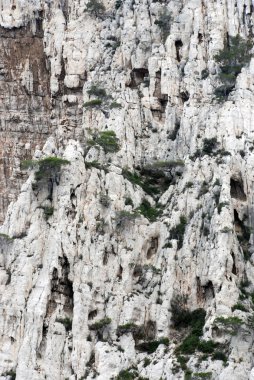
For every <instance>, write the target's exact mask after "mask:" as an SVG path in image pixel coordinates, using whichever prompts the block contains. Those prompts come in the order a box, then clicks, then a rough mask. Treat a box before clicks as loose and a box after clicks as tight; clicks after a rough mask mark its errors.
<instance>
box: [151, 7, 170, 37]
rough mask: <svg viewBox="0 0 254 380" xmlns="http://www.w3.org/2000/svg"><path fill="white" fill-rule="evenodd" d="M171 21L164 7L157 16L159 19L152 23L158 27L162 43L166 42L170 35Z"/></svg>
mask: <svg viewBox="0 0 254 380" xmlns="http://www.w3.org/2000/svg"><path fill="white" fill-rule="evenodd" d="M171 20H172V17H171V15H170V14H169V13H168V10H167V8H166V7H164V9H163V11H162V12H161V13H160V15H159V18H158V19H157V20H155V22H154V23H155V25H158V27H159V28H160V31H161V36H162V40H163V42H165V41H166V39H167V37H168V35H169V33H170V27H171Z"/></svg>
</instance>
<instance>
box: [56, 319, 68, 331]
mask: <svg viewBox="0 0 254 380" xmlns="http://www.w3.org/2000/svg"><path fill="white" fill-rule="evenodd" d="M56 322H58V323H61V324H62V325H64V327H65V329H66V331H70V330H71V329H72V320H71V319H70V318H68V317H65V318H56Z"/></svg>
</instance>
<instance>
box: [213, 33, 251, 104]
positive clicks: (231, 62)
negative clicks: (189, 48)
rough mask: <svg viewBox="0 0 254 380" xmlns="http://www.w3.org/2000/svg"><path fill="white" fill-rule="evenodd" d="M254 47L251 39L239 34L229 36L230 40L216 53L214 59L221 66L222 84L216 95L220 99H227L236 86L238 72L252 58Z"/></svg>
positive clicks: (220, 76)
mask: <svg viewBox="0 0 254 380" xmlns="http://www.w3.org/2000/svg"><path fill="white" fill-rule="evenodd" d="M252 47H253V43H252V41H251V39H247V40H245V39H243V38H242V37H240V36H239V35H237V36H234V37H233V36H229V38H228V41H225V43H224V48H223V49H222V50H220V51H219V52H218V54H216V55H215V57H214V59H215V61H216V62H217V63H218V65H219V68H220V73H219V79H220V81H221V85H220V86H219V87H217V88H216V90H215V96H216V97H217V98H218V99H219V100H226V99H227V97H228V95H229V94H230V92H231V91H232V90H233V88H234V87H235V83H236V78H237V76H238V74H240V72H241V70H242V68H243V67H244V66H246V65H248V64H249V62H250V60H251V57H252V54H251V53H250V51H251V49H252Z"/></svg>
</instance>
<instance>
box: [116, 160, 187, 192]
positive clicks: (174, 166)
mask: <svg viewBox="0 0 254 380" xmlns="http://www.w3.org/2000/svg"><path fill="white" fill-rule="evenodd" d="M183 167H184V162H183V161H182V160H171V161H155V162H154V163H152V164H148V165H145V166H143V167H142V168H140V170H139V172H138V173H137V172H131V171H129V170H128V169H127V168H125V169H123V171H122V175H123V176H124V178H126V179H127V180H128V181H130V182H131V183H133V184H134V185H138V186H140V187H141V188H142V189H143V190H144V191H145V192H146V193H147V194H149V195H151V196H153V197H154V196H157V195H159V194H161V193H163V192H164V191H166V190H167V189H168V187H169V186H170V185H171V184H174V183H175V180H176V177H177V176H180V175H181V174H182V168H183Z"/></svg>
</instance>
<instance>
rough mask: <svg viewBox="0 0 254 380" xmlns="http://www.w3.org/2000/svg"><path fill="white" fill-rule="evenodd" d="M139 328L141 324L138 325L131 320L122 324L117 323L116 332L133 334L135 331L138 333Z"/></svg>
mask: <svg viewBox="0 0 254 380" xmlns="http://www.w3.org/2000/svg"><path fill="white" fill-rule="evenodd" d="M140 329H142V326H138V325H136V324H135V323H133V322H128V323H125V324H124V325H119V326H118V328H117V334H118V335H123V334H128V333H133V334H134V335H135V334H136V333H139V331H140Z"/></svg>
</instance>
